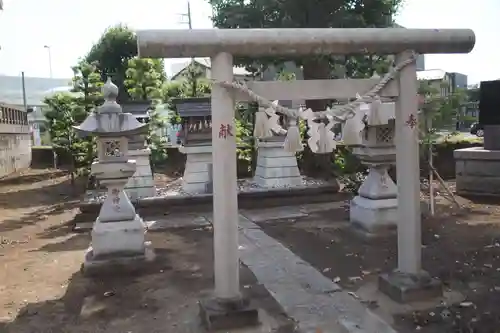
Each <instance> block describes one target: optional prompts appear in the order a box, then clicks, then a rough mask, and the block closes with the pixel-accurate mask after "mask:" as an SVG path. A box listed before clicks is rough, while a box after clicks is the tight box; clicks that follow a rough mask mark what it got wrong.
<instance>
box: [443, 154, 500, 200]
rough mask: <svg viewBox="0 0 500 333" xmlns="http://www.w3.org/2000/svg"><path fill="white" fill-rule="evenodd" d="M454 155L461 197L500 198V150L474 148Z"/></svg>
mask: <svg viewBox="0 0 500 333" xmlns="http://www.w3.org/2000/svg"><path fill="white" fill-rule="evenodd" d="M453 155H454V157H455V161H456V169H455V172H456V182H457V193H458V194H459V195H488V196H500V150H486V149H484V148H483V147H473V148H465V149H457V150H455V151H454V153H453Z"/></svg>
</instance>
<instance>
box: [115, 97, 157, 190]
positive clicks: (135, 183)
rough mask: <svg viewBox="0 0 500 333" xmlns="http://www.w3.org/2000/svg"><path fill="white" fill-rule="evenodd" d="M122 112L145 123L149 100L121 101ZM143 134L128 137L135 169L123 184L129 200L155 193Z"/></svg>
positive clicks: (147, 118) (149, 105)
mask: <svg viewBox="0 0 500 333" xmlns="http://www.w3.org/2000/svg"><path fill="white" fill-rule="evenodd" d="M121 105H122V108H123V112H124V113H131V114H132V115H133V116H134V117H135V118H136V119H137V121H139V122H140V123H145V124H147V123H148V122H149V110H151V102H150V101H127V102H125V103H122V104H121ZM145 143H146V137H145V134H141V135H135V136H132V137H130V138H129V144H128V149H129V151H128V156H129V157H130V158H131V159H133V160H135V162H136V165H137V170H136V171H135V173H134V175H133V176H132V178H130V180H129V181H128V183H127V186H125V192H126V193H127V195H128V196H129V198H130V199H131V200H137V199H140V198H149V197H154V196H155V195H156V189H155V185H154V180H153V173H152V171H151V163H150V160H149V157H150V155H151V151H150V149H149V148H148V147H147V146H146V145H145Z"/></svg>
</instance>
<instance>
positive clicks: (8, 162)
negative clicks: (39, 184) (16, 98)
mask: <svg viewBox="0 0 500 333" xmlns="http://www.w3.org/2000/svg"><path fill="white" fill-rule="evenodd" d="M0 113H1V115H0V177H5V176H8V175H9V174H11V173H13V172H15V171H18V170H22V169H25V168H28V167H29V166H30V164H31V137H30V132H29V126H28V118H27V114H26V112H25V111H22V110H19V109H14V108H11V107H6V106H0Z"/></svg>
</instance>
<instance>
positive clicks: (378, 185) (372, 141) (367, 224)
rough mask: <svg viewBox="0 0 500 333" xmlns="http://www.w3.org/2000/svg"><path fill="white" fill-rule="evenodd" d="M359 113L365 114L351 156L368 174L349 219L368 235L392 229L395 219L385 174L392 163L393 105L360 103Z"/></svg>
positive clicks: (394, 188) (391, 184)
mask: <svg viewBox="0 0 500 333" xmlns="http://www.w3.org/2000/svg"><path fill="white" fill-rule="evenodd" d="M359 112H361V113H363V114H365V115H366V117H365V120H364V121H365V124H366V126H365V129H364V131H363V132H362V135H361V137H362V139H361V145H360V146H359V147H355V148H354V151H353V152H354V154H355V155H357V156H358V157H359V159H360V160H361V162H362V163H363V164H365V165H367V166H368V167H369V173H368V176H367V177H366V179H365V181H364V182H363V184H362V185H361V187H360V188H359V191H358V195H357V196H356V197H354V199H353V200H352V201H351V206H350V220H351V222H352V223H354V224H356V225H358V226H360V227H361V228H362V229H364V230H366V231H368V232H370V233H371V232H376V231H377V230H378V229H381V228H385V227H389V226H396V225H397V220H398V216H397V215H398V211H397V208H398V199H397V196H398V189H397V186H396V184H394V181H393V180H392V179H391V177H390V176H389V174H388V169H389V167H390V166H391V165H394V164H396V146H395V144H394V119H395V105H394V103H393V102H391V103H377V102H373V103H371V105H368V104H364V105H362V107H360V110H359Z"/></svg>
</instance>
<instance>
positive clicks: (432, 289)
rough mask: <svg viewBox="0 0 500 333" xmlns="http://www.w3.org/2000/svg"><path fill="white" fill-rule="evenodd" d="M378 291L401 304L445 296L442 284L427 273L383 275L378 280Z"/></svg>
mask: <svg viewBox="0 0 500 333" xmlns="http://www.w3.org/2000/svg"><path fill="white" fill-rule="evenodd" d="M378 289H379V290H380V291H381V292H382V293H384V294H386V295H387V296H389V297H390V298H391V299H392V300H394V301H396V302H399V303H409V302H419V301H426V300H429V299H432V298H437V297H441V296H443V288H442V285H441V282H440V281H439V280H437V279H434V278H432V277H430V276H429V274H428V273H427V272H425V271H422V272H421V273H420V274H418V275H409V274H403V273H399V272H392V273H389V274H382V275H380V277H379V280H378Z"/></svg>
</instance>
